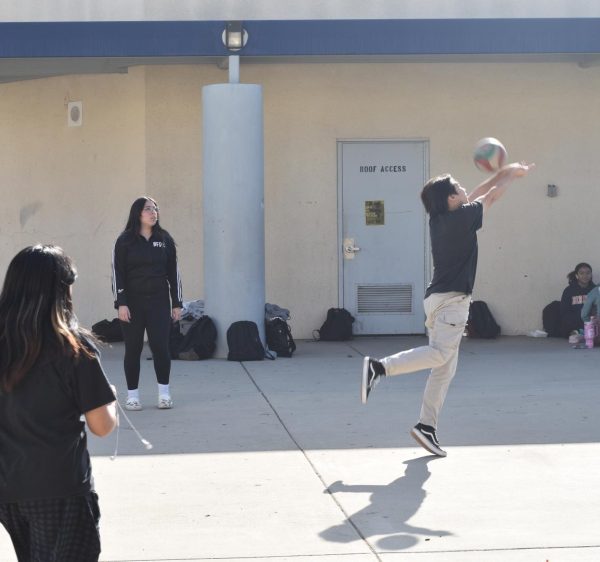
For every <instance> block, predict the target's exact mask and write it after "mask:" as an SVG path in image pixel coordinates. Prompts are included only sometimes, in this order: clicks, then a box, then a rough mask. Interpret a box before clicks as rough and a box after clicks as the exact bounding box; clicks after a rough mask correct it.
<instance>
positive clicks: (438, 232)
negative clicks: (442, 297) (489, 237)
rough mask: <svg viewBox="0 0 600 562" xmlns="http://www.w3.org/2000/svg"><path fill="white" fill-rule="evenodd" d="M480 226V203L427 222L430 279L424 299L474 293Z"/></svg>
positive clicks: (471, 204) (466, 205)
mask: <svg viewBox="0 0 600 562" xmlns="http://www.w3.org/2000/svg"><path fill="white" fill-rule="evenodd" d="M482 223H483V205H482V204H481V203H480V202H479V201H474V202H472V203H467V204H465V205H461V206H460V207H459V208H458V209H456V210H454V211H448V212H446V213H443V214H441V215H437V216H435V217H433V218H430V219H429V233H430V237H431V253H432V256H433V279H432V280H431V283H430V284H429V287H427V291H426V292H425V298H427V297H428V296H429V295H431V294H432V293H449V292H451V291H457V292H460V293H465V294H467V295H469V294H471V293H472V292H473V285H474V284H475V274H476V272H477V231H478V230H479V229H480V228H481V225H482Z"/></svg>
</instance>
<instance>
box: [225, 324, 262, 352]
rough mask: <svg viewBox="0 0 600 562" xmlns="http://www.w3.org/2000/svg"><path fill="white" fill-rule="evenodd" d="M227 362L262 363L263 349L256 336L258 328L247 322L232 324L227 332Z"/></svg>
mask: <svg viewBox="0 0 600 562" xmlns="http://www.w3.org/2000/svg"><path fill="white" fill-rule="evenodd" d="M227 346H228V347H229V353H228V354H227V360H228V361H262V360H263V359H264V358H265V348H264V347H263V344H262V342H261V341H260V336H259V335H258V326H257V325H256V324H255V323H254V322H250V321H249V320H240V321H239V322H234V323H233V324H232V325H231V326H229V329H228V330H227Z"/></svg>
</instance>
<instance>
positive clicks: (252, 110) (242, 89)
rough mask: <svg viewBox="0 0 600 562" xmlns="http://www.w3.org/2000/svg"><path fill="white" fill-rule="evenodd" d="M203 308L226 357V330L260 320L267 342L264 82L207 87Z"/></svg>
mask: <svg viewBox="0 0 600 562" xmlns="http://www.w3.org/2000/svg"><path fill="white" fill-rule="evenodd" d="M202 116H203V147H204V148H203V165H202V168H203V171H202V175H203V188H204V200H203V209H204V218H203V224H204V300H205V312H206V314H208V315H209V316H210V317H211V318H212V319H213V320H214V322H215V324H216V326H217V331H218V338H217V351H216V354H215V356H216V357H226V356H227V338H226V333H227V328H228V327H229V326H230V325H231V323H232V322H236V321H237V320H251V321H253V322H256V325H257V326H258V330H259V333H260V335H261V339H262V341H263V344H264V342H265V337H264V307H265V232H264V202H263V198H264V156H263V107H262V88H261V86H258V85H255V84H213V85H210V86H205V87H204V88H202Z"/></svg>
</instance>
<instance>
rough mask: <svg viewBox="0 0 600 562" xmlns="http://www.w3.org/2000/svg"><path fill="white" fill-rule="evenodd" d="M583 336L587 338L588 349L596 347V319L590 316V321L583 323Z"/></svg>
mask: <svg viewBox="0 0 600 562" xmlns="http://www.w3.org/2000/svg"><path fill="white" fill-rule="evenodd" d="M583 337H584V338H585V346H586V347H587V348H588V349H592V348H593V347H594V338H595V337H596V319H595V318H590V321H589V322H584V323H583Z"/></svg>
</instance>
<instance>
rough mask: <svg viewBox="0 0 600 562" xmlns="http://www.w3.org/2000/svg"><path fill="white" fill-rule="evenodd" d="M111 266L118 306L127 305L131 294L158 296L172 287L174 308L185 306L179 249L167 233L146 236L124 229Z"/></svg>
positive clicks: (114, 293)
mask: <svg viewBox="0 0 600 562" xmlns="http://www.w3.org/2000/svg"><path fill="white" fill-rule="evenodd" d="M112 266H113V272H112V273H113V275H112V278H113V279H112V282H113V296H114V299H115V308H119V306H128V298H134V297H155V296H157V297H158V296H160V295H162V294H165V293H168V292H169V291H170V293H171V306H172V308H181V307H182V299H183V296H182V292H181V278H180V276H179V269H178V267H177V250H176V249H175V242H174V241H173V238H171V236H170V235H169V234H168V233H166V232H165V233H163V234H162V235H158V236H157V235H156V234H152V236H151V237H150V240H146V239H145V238H144V237H143V236H141V235H140V234H138V235H132V234H130V233H125V232H124V233H123V234H121V235H120V236H119V237H118V238H117V241H116V243H115V247H114V250H113V260H112Z"/></svg>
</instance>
